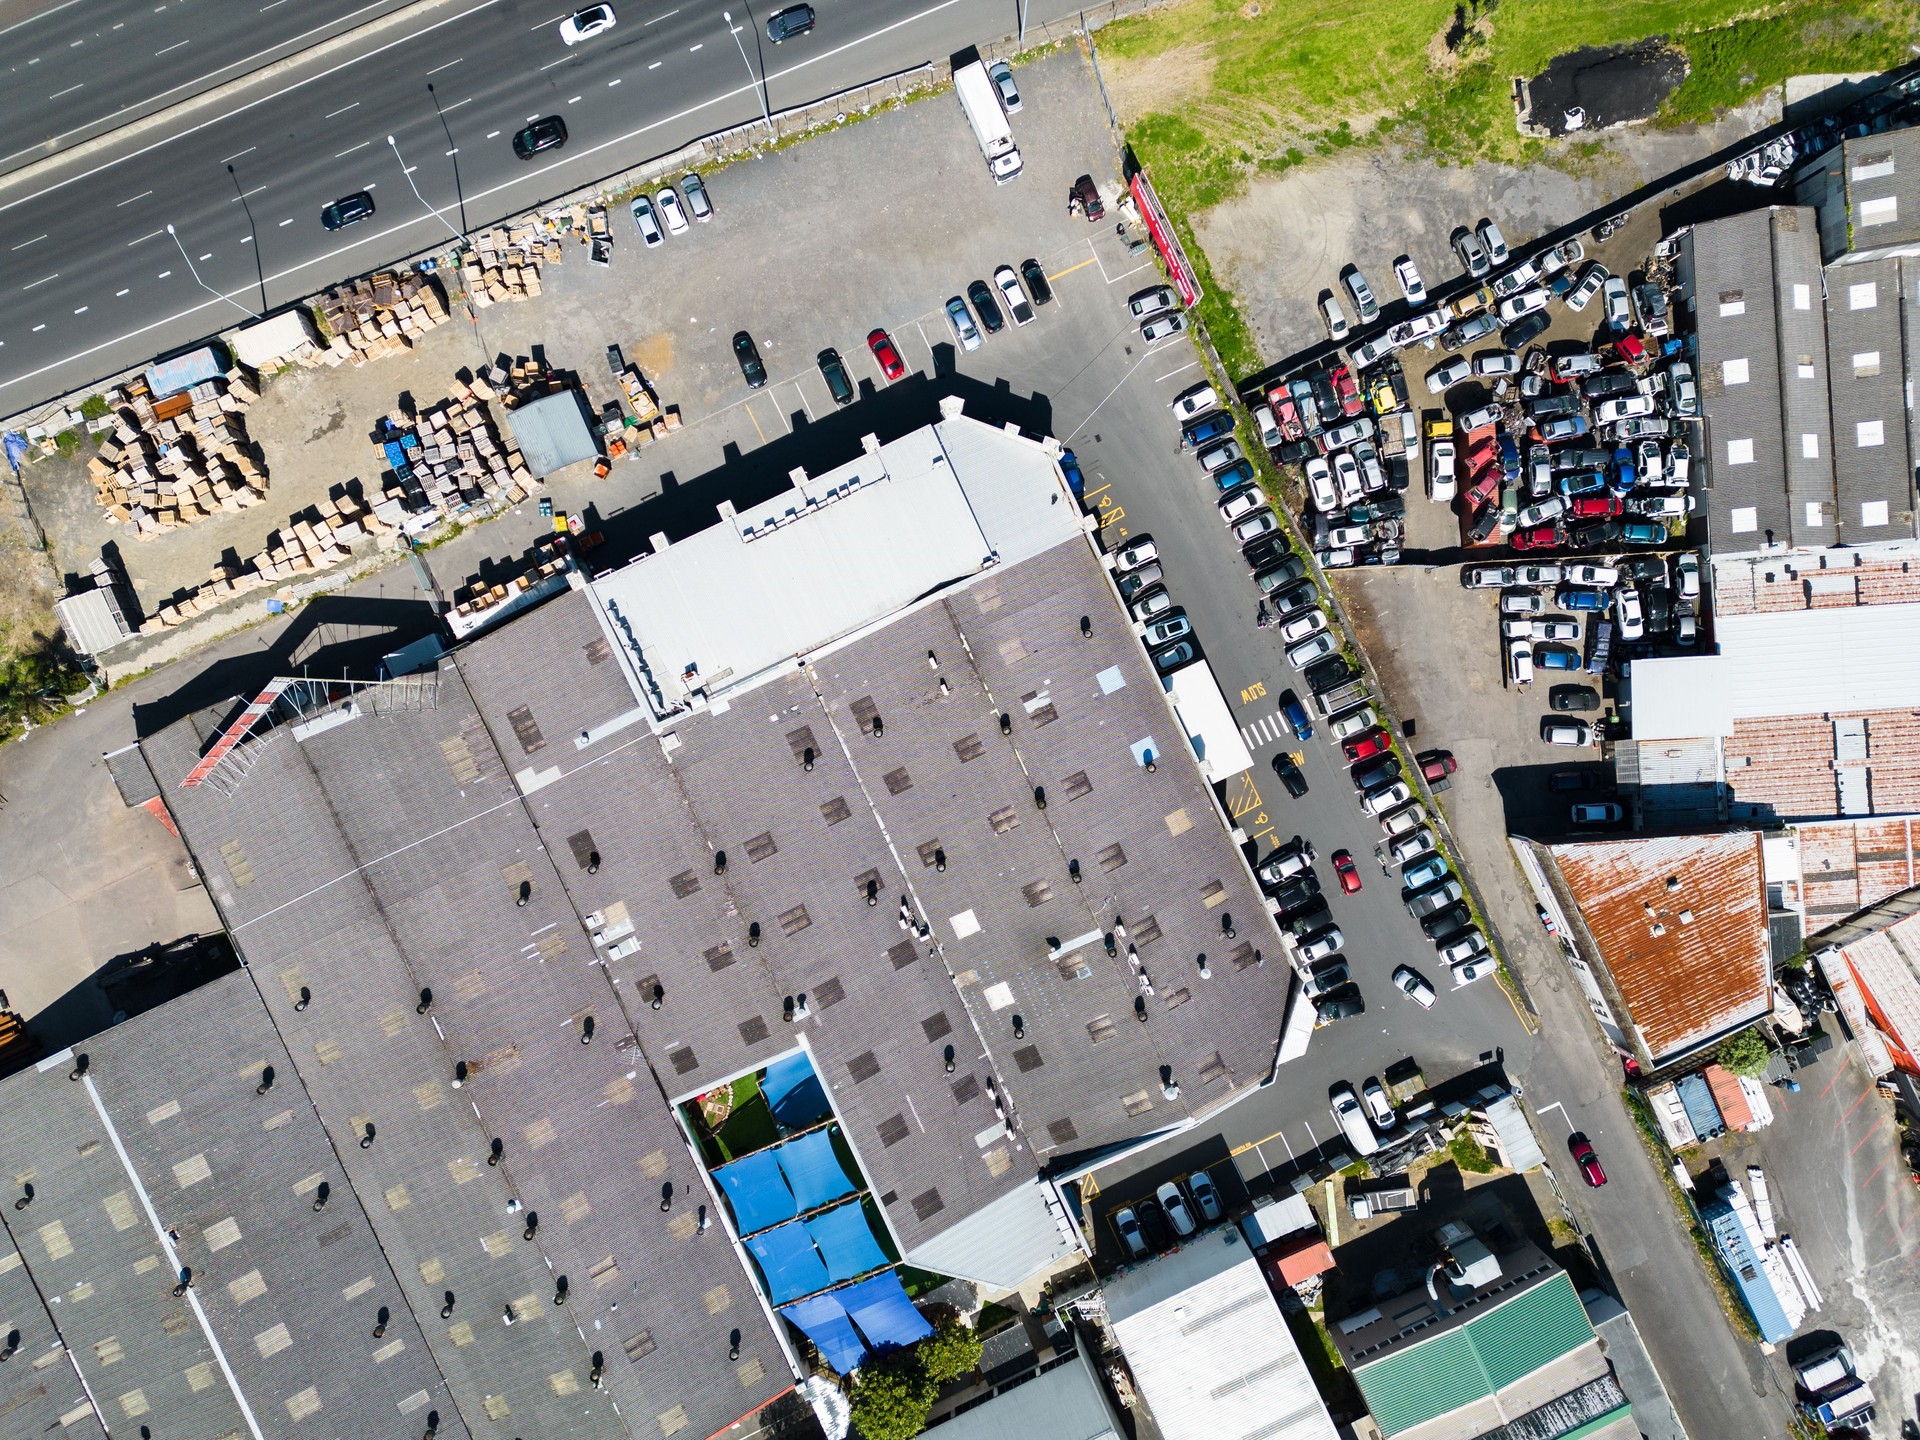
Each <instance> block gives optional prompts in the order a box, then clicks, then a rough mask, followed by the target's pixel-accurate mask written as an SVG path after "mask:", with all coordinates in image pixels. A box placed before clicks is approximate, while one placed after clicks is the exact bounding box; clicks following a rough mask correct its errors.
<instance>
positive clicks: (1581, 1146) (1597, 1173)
mask: <svg viewBox="0 0 1920 1440" xmlns="http://www.w3.org/2000/svg"><path fill="white" fill-rule="evenodd" d="M1567 1149H1569V1150H1571V1151H1572V1152H1573V1163H1574V1164H1576V1165H1578V1166H1579V1167H1580V1178H1581V1179H1582V1180H1585V1181H1586V1182H1587V1188H1588V1189H1589V1190H1598V1189H1599V1188H1600V1187H1601V1186H1602V1185H1604V1184H1606V1183H1607V1172H1606V1171H1605V1170H1603V1169H1601V1168H1600V1157H1599V1156H1598V1155H1596V1154H1594V1153H1593V1146H1592V1144H1591V1143H1589V1142H1588V1140H1587V1137H1586V1136H1585V1135H1583V1134H1581V1133H1580V1132H1579V1131H1577V1130H1576V1131H1575V1132H1574V1133H1573V1134H1572V1135H1571V1136H1570V1137H1569V1138H1568V1140H1567Z"/></svg>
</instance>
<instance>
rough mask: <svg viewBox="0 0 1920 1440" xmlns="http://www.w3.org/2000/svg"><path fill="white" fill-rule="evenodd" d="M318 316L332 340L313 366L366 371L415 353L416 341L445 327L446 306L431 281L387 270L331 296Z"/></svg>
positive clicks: (409, 272) (324, 297) (414, 273)
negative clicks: (361, 367) (382, 361)
mask: <svg viewBox="0 0 1920 1440" xmlns="http://www.w3.org/2000/svg"><path fill="white" fill-rule="evenodd" d="M314 316H315V318H316V319H317V320H318V321H319V322H320V327H321V333H322V334H324V335H326V336H327V337H328V340H327V345H326V348H325V349H323V350H320V351H318V352H317V353H316V354H315V355H314V357H313V358H312V359H311V360H309V361H308V362H307V363H308V364H309V365H331V366H336V367H337V366H340V365H348V364H351V365H364V364H366V363H367V361H369V360H378V359H381V358H382V357H384V356H387V355H402V354H405V353H406V352H407V351H409V350H411V349H412V348H413V342H414V340H415V339H416V338H418V337H419V336H421V335H424V334H425V333H426V332H427V331H429V330H431V329H433V328H434V327H435V326H436V325H440V324H443V323H445V321H446V318H447V302H446V300H445V298H444V297H442V295H441V294H440V287H439V286H438V285H437V284H436V283H435V282H434V280H433V278H432V277H431V276H427V275H422V274H420V273H419V272H418V271H417V270H400V271H393V270H383V271H381V272H380V273H379V274H377V275H370V276H368V277H367V278H366V279H364V280H355V281H352V282H351V283H349V284H346V285H342V286H340V287H339V288H337V289H334V290H329V291H327V292H326V294H324V295H322V296H321V297H320V303H319V304H318V305H316V306H315V307H314Z"/></svg>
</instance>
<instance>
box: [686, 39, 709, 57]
mask: <svg viewBox="0 0 1920 1440" xmlns="http://www.w3.org/2000/svg"><path fill="white" fill-rule="evenodd" d="M706 48H707V42H706V41H704V40H702V41H701V42H700V43H699V44H698V45H689V46H688V47H687V53H688V54H689V55H691V54H692V53H693V52H694V51H696V50H704V49H706Z"/></svg>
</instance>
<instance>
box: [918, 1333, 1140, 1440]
mask: <svg viewBox="0 0 1920 1440" xmlns="http://www.w3.org/2000/svg"><path fill="white" fill-rule="evenodd" d="M1015 1328H1016V1329H1017V1328H1018V1327H1017V1326H1016V1327H1015ZM932 1433H933V1434H935V1435H937V1436H938V1437H939V1440H1030V1437H1032V1436H1035V1435H1046V1436H1050V1437H1054V1440H1120V1437H1121V1435H1122V1434H1123V1432H1122V1431H1121V1429H1120V1426H1119V1422H1118V1420H1117V1419H1116V1418H1115V1416H1114V1414H1113V1410H1112V1407H1111V1404H1110V1402H1109V1401H1108V1399H1107V1391H1106V1382H1105V1381H1103V1380H1102V1379H1101V1378H1100V1377H1099V1376H1098V1375H1097V1374H1096V1373H1095V1372H1094V1369H1093V1363H1092V1361H1090V1360H1089V1359H1088V1358H1087V1356H1086V1353H1085V1351H1083V1350H1075V1351H1074V1352H1073V1355H1072V1357H1071V1358H1070V1359H1068V1360H1067V1361H1066V1363H1064V1364H1061V1365H1056V1366H1054V1367H1053V1368H1052V1369H1050V1370H1043V1371H1041V1372H1040V1373H1038V1374H1037V1375H1035V1376H1034V1377H1033V1378H1032V1379H1030V1380H1024V1381H1022V1382H1020V1383H1019V1384H1017V1385H1012V1386H1009V1387H1008V1388H1007V1389H1005V1390H1002V1391H1001V1392H1000V1393H999V1394H997V1395H995V1396H993V1397H992V1398H991V1399H989V1400H987V1401H985V1402H982V1403H974V1404H972V1405H971V1406H970V1407H969V1408H968V1409H966V1410H963V1411H961V1412H960V1413H959V1414H957V1415H953V1416H950V1417H949V1418H947V1419H945V1420H941V1421H939V1422H938V1423H937V1425H936V1427H935V1428H934V1430H933V1431H932Z"/></svg>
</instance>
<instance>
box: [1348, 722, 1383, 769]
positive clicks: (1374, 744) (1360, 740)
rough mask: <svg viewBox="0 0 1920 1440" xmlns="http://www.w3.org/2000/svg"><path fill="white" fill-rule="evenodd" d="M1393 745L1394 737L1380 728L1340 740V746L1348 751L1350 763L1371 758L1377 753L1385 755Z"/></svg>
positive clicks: (1353, 763)
mask: <svg viewBox="0 0 1920 1440" xmlns="http://www.w3.org/2000/svg"><path fill="white" fill-rule="evenodd" d="M1392 747H1393V737H1392V736H1391V735H1389V734H1387V732H1386V731H1385V730H1381V729H1378V728H1375V729H1372V730H1365V731H1362V732H1361V733H1360V734H1358V735H1356V736H1354V737H1353V738H1352V739H1351V740H1343V741H1341V742H1340V748H1341V749H1342V750H1343V751H1345V752H1346V756H1347V763H1348V764H1349V765H1355V764H1358V763H1359V762H1360V761H1362V760H1371V759H1372V758H1373V757H1374V756H1375V755H1384V754H1385V753H1386V752H1387V751H1388V750H1390V749H1391V748H1392Z"/></svg>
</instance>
